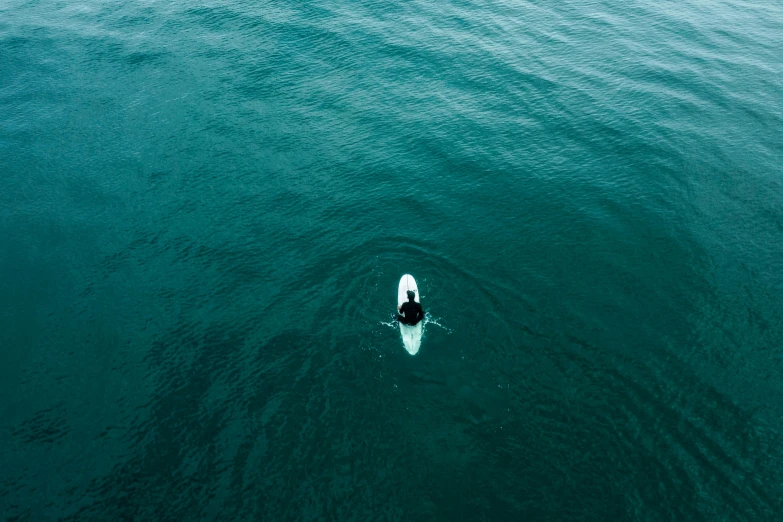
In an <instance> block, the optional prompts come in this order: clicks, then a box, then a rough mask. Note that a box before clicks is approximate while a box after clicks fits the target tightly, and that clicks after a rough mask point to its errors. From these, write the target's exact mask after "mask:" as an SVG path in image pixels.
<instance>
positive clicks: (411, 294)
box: [408, 290, 416, 301]
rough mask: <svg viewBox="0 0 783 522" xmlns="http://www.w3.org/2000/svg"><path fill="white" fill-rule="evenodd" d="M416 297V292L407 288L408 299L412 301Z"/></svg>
mask: <svg viewBox="0 0 783 522" xmlns="http://www.w3.org/2000/svg"><path fill="white" fill-rule="evenodd" d="M415 298H416V292H414V291H413V290H408V301H413V300H414V299H415Z"/></svg>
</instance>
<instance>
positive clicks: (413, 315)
mask: <svg viewBox="0 0 783 522" xmlns="http://www.w3.org/2000/svg"><path fill="white" fill-rule="evenodd" d="M415 298H416V293H415V292H413V291H411V290H408V302H407V303H402V306H400V307H399V310H400V313H399V314H397V320H398V321H399V322H401V323H402V324H409V325H411V326H413V325H414V324H418V322H419V321H421V320H422V319H424V310H423V309H422V307H421V305H420V304H419V303H417V302H416V301H414V299H415Z"/></svg>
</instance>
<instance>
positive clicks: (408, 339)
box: [397, 274, 424, 355]
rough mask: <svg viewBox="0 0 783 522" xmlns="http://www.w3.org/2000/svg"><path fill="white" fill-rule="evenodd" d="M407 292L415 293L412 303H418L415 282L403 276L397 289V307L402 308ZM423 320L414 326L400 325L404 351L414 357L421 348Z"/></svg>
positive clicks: (411, 277) (411, 278)
mask: <svg viewBox="0 0 783 522" xmlns="http://www.w3.org/2000/svg"><path fill="white" fill-rule="evenodd" d="M408 290H413V291H414V292H416V297H415V298H414V301H416V302H417V303H420V302H421V301H420V300H419V287H417V286H416V280H415V279H413V276H412V275H410V274H405V275H404V276H402V279H400V285H399V286H398V287H397V306H402V303H405V302H407V301H408ZM423 325H424V319H422V320H421V321H419V322H418V323H417V324H416V325H415V326H410V325H407V324H402V323H400V333H401V334H402V344H403V345H405V349H406V350H408V353H409V354H411V355H416V352H418V351H419V347H420V346H421V333H422V330H423Z"/></svg>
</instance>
